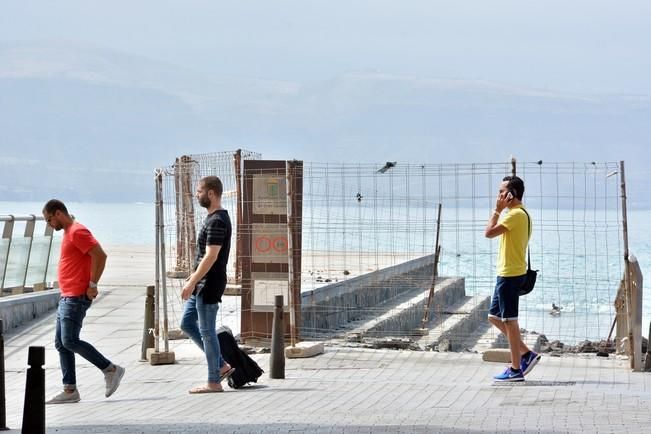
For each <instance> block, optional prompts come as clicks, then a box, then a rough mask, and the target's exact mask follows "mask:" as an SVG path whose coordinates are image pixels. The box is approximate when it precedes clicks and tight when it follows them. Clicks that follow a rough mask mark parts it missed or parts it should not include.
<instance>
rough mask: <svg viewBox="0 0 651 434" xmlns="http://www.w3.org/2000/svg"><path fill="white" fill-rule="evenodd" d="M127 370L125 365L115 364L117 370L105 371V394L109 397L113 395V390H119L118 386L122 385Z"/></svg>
mask: <svg viewBox="0 0 651 434" xmlns="http://www.w3.org/2000/svg"><path fill="white" fill-rule="evenodd" d="M125 371H126V369H124V368H123V367H121V366H118V365H115V371H111V372H105V373H104V381H106V393H105V394H104V396H106V397H107V398H108V397H109V396H111V395H113V392H115V391H116V390H118V386H119V385H120V381H121V380H122V377H123V376H124V372H125Z"/></svg>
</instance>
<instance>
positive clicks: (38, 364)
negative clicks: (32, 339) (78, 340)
mask: <svg viewBox="0 0 651 434" xmlns="http://www.w3.org/2000/svg"><path fill="white" fill-rule="evenodd" d="M27 364H28V365H29V368H27V381H26V384H25V406H24V407H23V428H22V431H21V432H23V433H25V434H37V433H45V370H44V369H43V365H44V364H45V347H29V353H28V356H27Z"/></svg>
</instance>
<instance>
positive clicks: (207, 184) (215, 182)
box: [200, 176, 224, 197]
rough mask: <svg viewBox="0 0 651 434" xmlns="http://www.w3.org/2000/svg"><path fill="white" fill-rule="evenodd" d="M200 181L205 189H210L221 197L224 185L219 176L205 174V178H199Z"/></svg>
mask: <svg viewBox="0 0 651 434" xmlns="http://www.w3.org/2000/svg"><path fill="white" fill-rule="evenodd" d="M200 182H201V183H202V184H203V187H204V188H205V189H206V190H212V191H214V192H215V194H216V195H217V197H222V193H223V192H224V186H223V185H222V182H221V180H220V179H219V178H217V177H216V176H206V177H205V178H201V181H200Z"/></svg>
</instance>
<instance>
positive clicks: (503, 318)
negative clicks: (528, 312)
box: [485, 176, 540, 382]
mask: <svg viewBox="0 0 651 434" xmlns="http://www.w3.org/2000/svg"><path fill="white" fill-rule="evenodd" d="M523 195H524V182H523V181H522V179H520V178H518V177H517V176H507V177H505V178H504V179H503V180H502V183H501V184H500V189H499V193H498V194H497V200H496V202H495V211H493V214H492V215H491V217H490V218H489V220H488V224H487V225H486V232H485V235H486V238H495V237H498V236H499V237H500V248H499V253H498V257H497V283H496V284H495V292H494V293H493V299H492V301H491V307H490V310H489V312H488V321H490V323H491V324H493V325H494V326H495V327H497V328H498V329H499V330H500V331H501V332H502V333H504V335H506V337H507V338H508V341H509V348H510V350H511V366H509V367H508V368H506V370H505V371H504V372H502V373H501V374H499V375H496V376H495V377H494V379H495V381H499V382H502V381H524V376H525V375H527V374H528V373H529V372H531V369H533V367H534V366H535V365H536V364H537V363H538V362H539V361H540V355H539V354H536V353H534V352H533V351H531V350H530V349H529V347H527V346H526V345H525V343H524V342H523V341H522V336H521V335H520V325H519V324H518V302H519V295H518V292H519V290H520V288H521V287H522V285H523V283H524V281H525V277H526V274H527V262H526V259H525V253H526V251H527V245H528V244H529V237H530V236H531V232H530V228H531V221H530V218H529V213H527V211H526V210H525V208H524V206H522V196H523ZM505 209H508V212H507V213H506V214H505V216H504V218H502V220H499V218H500V215H501V214H502V211H504V210H505Z"/></svg>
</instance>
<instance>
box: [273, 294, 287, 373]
mask: <svg viewBox="0 0 651 434" xmlns="http://www.w3.org/2000/svg"><path fill="white" fill-rule="evenodd" d="M274 301H275V304H274V317H273V323H272V328H271V355H270V358H269V378H275V379H282V378H285V327H284V324H283V296H282V295H276V296H275V298H274Z"/></svg>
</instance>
